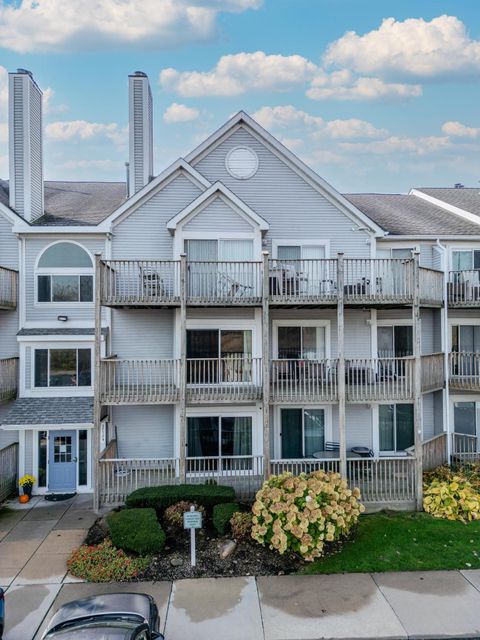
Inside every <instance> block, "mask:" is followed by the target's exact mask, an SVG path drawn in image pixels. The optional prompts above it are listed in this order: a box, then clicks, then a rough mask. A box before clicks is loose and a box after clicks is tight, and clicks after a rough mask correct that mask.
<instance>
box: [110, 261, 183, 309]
mask: <svg viewBox="0 0 480 640" xmlns="http://www.w3.org/2000/svg"><path fill="white" fill-rule="evenodd" d="M100 269H101V278H100V282H101V299H102V304H105V305H107V306H109V305H110V306H115V305H118V306H147V307H148V306H156V305H157V306H158V305H166V304H179V302H180V261H179V260H102V261H101V262H100Z"/></svg>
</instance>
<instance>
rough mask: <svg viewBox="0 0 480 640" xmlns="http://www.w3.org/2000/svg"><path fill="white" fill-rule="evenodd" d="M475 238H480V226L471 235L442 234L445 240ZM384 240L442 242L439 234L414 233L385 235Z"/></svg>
mask: <svg viewBox="0 0 480 640" xmlns="http://www.w3.org/2000/svg"><path fill="white" fill-rule="evenodd" d="M475 238H478V240H480V228H479V231H478V235H477V234H475V233H472V234H470V235H446V236H442V237H441V240H442V241H445V240H449V241H450V240H453V241H455V240H469V241H470V242H472V240H475ZM381 240H382V242H383V241H387V242H396V241H398V240H406V241H410V242H411V241H412V240H431V241H432V242H434V243H436V244H438V243H439V242H440V238H439V237H438V235H435V236H429V235H419V236H416V235H414V234H410V235H393V234H392V235H390V234H389V235H388V236H385V237H382V238H381Z"/></svg>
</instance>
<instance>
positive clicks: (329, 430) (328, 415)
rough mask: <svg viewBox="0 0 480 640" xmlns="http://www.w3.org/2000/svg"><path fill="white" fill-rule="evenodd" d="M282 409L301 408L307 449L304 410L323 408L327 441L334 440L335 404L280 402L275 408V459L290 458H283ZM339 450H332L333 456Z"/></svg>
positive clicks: (303, 442)
mask: <svg viewBox="0 0 480 640" xmlns="http://www.w3.org/2000/svg"><path fill="white" fill-rule="evenodd" d="M282 409H300V410H301V411H302V432H303V441H302V449H303V450H305V434H304V417H303V415H304V411H305V410H307V411H308V410H309V409H322V410H323V411H324V416H325V442H332V440H333V406H332V405H331V404H305V403H301V404H292V403H289V404H281V405H280V404H279V405H277V406H275V408H274V429H273V451H274V456H273V457H274V459H275V460H288V459H289V458H282V437H281V434H280V432H281V429H282ZM336 453H337V452H336V451H332V458H336V457H338V456H336V455H335V454H336Z"/></svg>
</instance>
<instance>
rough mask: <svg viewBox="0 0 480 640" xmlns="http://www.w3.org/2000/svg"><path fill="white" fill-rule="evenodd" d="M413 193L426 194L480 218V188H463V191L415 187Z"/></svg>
mask: <svg viewBox="0 0 480 640" xmlns="http://www.w3.org/2000/svg"><path fill="white" fill-rule="evenodd" d="M413 191H415V192H421V193H425V194H426V195H427V196H430V197H431V198H435V200H438V201H440V202H442V203H446V204H448V205H451V206H453V207H456V208H458V209H462V210H463V211H468V212H469V213H473V214H474V215H476V216H479V218H480V187H473V188H472V187H462V188H461V189H454V188H449V189H447V188H432V187H415V189H413Z"/></svg>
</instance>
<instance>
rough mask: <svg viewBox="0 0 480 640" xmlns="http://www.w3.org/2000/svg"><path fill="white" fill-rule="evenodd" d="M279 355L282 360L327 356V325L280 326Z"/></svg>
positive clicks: (313, 358)
mask: <svg viewBox="0 0 480 640" xmlns="http://www.w3.org/2000/svg"><path fill="white" fill-rule="evenodd" d="M278 357H279V359H281V360H285V359H295V360H297V359H301V360H317V359H321V358H325V327H307V326H304V327H298V326H291V327H290V326H289V327H278Z"/></svg>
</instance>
